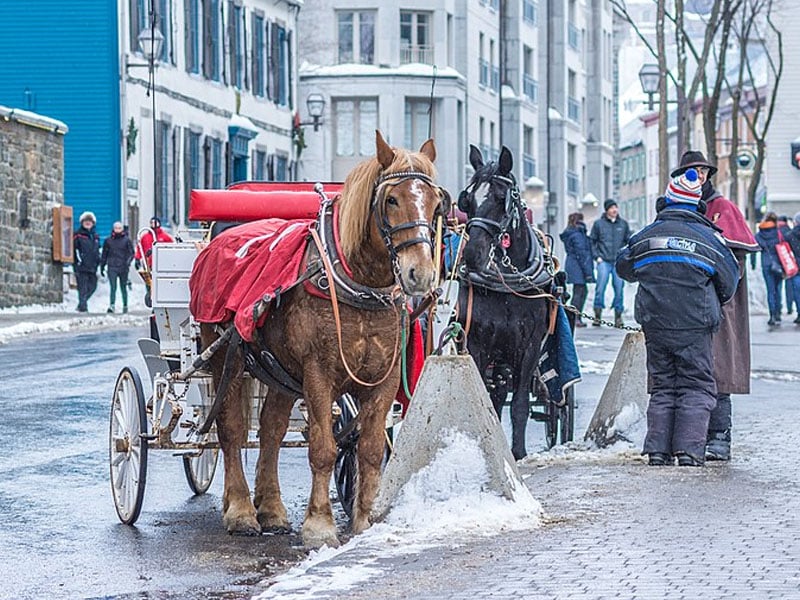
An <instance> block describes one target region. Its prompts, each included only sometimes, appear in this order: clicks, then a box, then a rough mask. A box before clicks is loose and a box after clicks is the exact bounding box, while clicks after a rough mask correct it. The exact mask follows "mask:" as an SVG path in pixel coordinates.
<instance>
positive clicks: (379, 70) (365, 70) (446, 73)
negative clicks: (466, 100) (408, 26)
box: [299, 62, 462, 78]
mask: <svg viewBox="0 0 800 600" xmlns="http://www.w3.org/2000/svg"><path fill="white" fill-rule="evenodd" d="M434 69H435V70H434ZM299 71H300V75H301V76H317V77H391V76H400V77H432V76H433V74H434V73H435V74H436V77H439V78H441V77H445V78H461V77H462V75H461V73H459V72H458V71H456V70H455V69H453V68H451V67H438V66H434V65H425V64H422V63H410V64H407V65H400V66H398V67H385V66H378V65H359V64H351V63H348V64H343V65H315V64H311V63H309V62H303V64H301V65H300V69H299Z"/></svg>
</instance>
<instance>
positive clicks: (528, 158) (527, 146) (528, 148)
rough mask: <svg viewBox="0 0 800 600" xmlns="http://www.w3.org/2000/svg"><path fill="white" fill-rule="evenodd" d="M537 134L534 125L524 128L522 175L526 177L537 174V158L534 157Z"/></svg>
mask: <svg viewBox="0 0 800 600" xmlns="http://www.w3.org/2000/svg"><path fill="white" fill-rule="evenodd" d="M534 144H535V136H534V134H533V127H527V126H526V127H523V128H522V176H523V177H524V178H525V179H528V178H529V177H533V176H534V175H536V159H535V158H534V151H533V148H534Z"/></svg>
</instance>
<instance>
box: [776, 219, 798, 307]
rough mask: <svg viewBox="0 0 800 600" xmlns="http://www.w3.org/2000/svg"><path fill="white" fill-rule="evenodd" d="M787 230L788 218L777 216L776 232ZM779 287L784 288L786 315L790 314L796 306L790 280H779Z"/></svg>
mask: <svg viewBox="0 0 800 600" xmlns="http://www.w3.org/2000/svg"><path fill="white" fill-rule="evenodd" d="M783 229H787V230H789V231H791V230H792V224H791V223H789V217H787V216H786V215H779V216H778V230H783ZM781 287H782V288H784V290H783V291H784V298H785V299H786V314H787V315H790V314H792V308H793V307H794V306H795V305H796V302H795V300H794V289H793V288H794V286H793V285H792V282H791V279H786V280H785V281H784V280H781Z"/></svg>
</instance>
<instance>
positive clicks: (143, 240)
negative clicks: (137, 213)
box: [134, 215, 175, 306]
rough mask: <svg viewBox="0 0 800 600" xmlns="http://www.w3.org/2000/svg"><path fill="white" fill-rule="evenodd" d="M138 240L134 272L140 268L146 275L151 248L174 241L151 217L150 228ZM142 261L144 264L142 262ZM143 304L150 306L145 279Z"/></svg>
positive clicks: (148, 285)
mask: <svg viewBox="0 0 800 600" xmlns="http://www.w3.org/2000/svg"><path fill="white" fill-rule="evenodd" d="M138 237H139V239H138V240H137V243H136V254H135V256H134V258H135V260H136V263H135V264H136V270H137V271H141V270H142V267H144V270H145V271H147V272H148V273H149V272H150V270H151V269H152V268H153V246H154V245H155V244H157V243H169V242H174V241H175V239H174V238H173V237H172V236H171V235H170V234H168V233H167V232H166V231H164V230H163V229H162V227H161V219H160V218H158V217H157V216H155V215H153V216H152V217H151V218H150V228H149V229H145V230H143V231H141V232H139V236H138ZM142 261H144V263H143V262H142ZM144 303H145V304H146V305H147V306H150V305H151V304H152V301H151V298H150V282H149V281H148V279H145V293H144Z"/></svg>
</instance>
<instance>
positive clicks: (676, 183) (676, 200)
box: [664, 169, 703, 206]
mask: <svg viewBox="0 0 800 600" xmlns="http://www.w3.org/2000/svg"><path fill="white" fill-rule="evenodd" d="M702 188H703V186H702V184H701V183H700V181H699V180H698V177H697V171H696V170H695V169H687V170H686V171H685V172H684V173H682V174H681V175H679V176H678V177H675V178H674V179H673V180H672V181H670V182H669V185H668V186H667V191H666V192H664V197H665V198H666V199H667V204H694V205H695V206H696V205H697V203H698V202H700V197H701V196H702V195H703V189H702Z"/></svg>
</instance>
